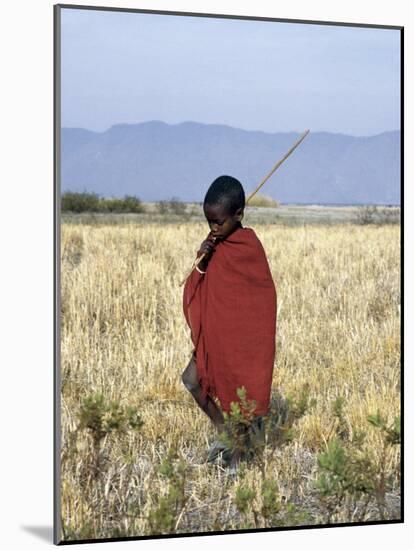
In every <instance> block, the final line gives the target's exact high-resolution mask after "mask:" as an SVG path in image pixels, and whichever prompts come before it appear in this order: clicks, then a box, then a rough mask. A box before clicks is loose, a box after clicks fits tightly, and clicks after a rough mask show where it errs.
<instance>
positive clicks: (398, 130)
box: [61, 119, 401, 138]
mask: <svg viewBox="0 0 414 550" xmlns="http://www.w3.org/2000/svg"><path fill="white" fill-rule="evenodd" d="M151 123H156V124H164V125H166V126H182V125H184V124H196V125H200V126H221V127H224V128H232V129H233V130H240V131H242V132H254V133H262V134H269V135H273V134H301V133H303V131H304V130H284V131H275V132H270V131H266V130H254V129H249V130H248V129H246V128H240V127H238V126H231V125H229V124H223V123H217V122H211V123H210V122H199V121H195V120H184V121H181V122H174V123H169V122H165V121H163V120H158V119H150V120H145V121H141V122H116V123H114V124H111V126H108V127H107V128H106V130H91V129H90V128H86V127H82V126H63V125H61V130H63V129H68V130H86V131H87V132H92V133H94V134H105V133H106V132H108V131H109V130H111V129H112V128H114V127H116V126H139V125H143V124H151ZM390 132H401V128H394V129H391V130H383V131H381V132H378V133H376V134H361V135H355V134H347V133H345V132H341V131H338V132H333V131H329V130H315V131H312V129H310V133H311V134H312V133H313V134H334V135H343V136H348V137H355V138H364V137H365V138H369V137H375V136H379V135H381V134H386V133H390Z"/></svg>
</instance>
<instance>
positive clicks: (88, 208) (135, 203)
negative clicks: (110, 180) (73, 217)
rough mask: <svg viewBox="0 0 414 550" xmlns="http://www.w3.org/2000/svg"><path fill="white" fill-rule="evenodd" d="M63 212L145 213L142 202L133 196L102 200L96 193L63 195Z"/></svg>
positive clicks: (68, 193) (70, 192) (69, 192)
mask: <svg viewBox="0 0 414 550" xmlns="http://www.w3.org/2000/svg"><path fill="white" fill-rule="evenodd" d="M61 210H62V212H76V213H81V212H116V213H123V214H126V213H134V214H136V213H141V212H145V207H144V205H143V204H142V201H141V200H140V199H139V198H138V197H135V196H133V195H125V197H124V198H123V199H118V198H112V199H106V198H100V197H99V196H98V195H97V194H96V193H86V192H83V193H75V192H72V191H68V192H66V193H63V195H62V201H61Z"/></svg>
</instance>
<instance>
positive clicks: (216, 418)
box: [181, 357, 224, 432]
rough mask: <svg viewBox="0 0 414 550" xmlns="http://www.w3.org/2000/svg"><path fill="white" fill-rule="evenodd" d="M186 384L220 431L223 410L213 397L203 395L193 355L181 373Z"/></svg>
mask: <svg viewBox="0 0 414 550" xmlns="http://www.w3.org/2000/svg"><path fill="white" fill-rule="evenodd" d="M181 379H182V381H183V384H184V386H185V387H186V388H187V389H188V391H189V392H190V393H191V395H192V396H193V397H194V399H195V401H196V402H197V404H198V405H199V407H200V408H201V410H202V411H204V412H205V413H206V415H207V416H208V417H209V418H210V420H211V421H212V422H213V424H214V426H215V427H216V428H217V430H218V431H219V432H221V431H223V429H224V417H223V414H222V412H221V410H220V409H219V408H218V407H217V405H216V404H215V402H214V401H213V400H212V399H211V397H209V396H206V397H202V395H201V386H200V384H199V383H198V376H197V367H196V364H195V361H194V359H193V357H192V358H191V359H190V362H189V363H188V365H187V367H186V369H185V370H184V372H183V373H182V375H181Z"/></svg>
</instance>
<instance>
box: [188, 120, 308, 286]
mask: <svg viewBox="0 0 414 550" xmlns="http://www.w3.org/2000/svg"><path fill="white" fill-rule="evenodd" d="M309 132H310V130H306V131H305V132H304V133H303V134H302V135H301V137H300V138H299V139H298V140H297V141H296V143H294V144H293V145H292V147H291V148H290V149H289V151H288V152H287V153H286V154H285V155H284V156H283V157H282V158H281V159H280V160H279V161H277V163H276V164H275V165H274V166H273V168H272V169H271V170H270V172H269V173H268V174H267V176H266V177H264V178H263V179H262V181H261V182H260V183H259V185H258V186H257V187H256V189H255V190H254V191H253V193H250V195H249V196H248V198H247V199H246V206H247V205H248V204H249V201H250V200H251V199H252V198H253V197H254V196H255V194H256V193H257V192H258V191H259V189H260V188H261V187H262V186H263V185H264V184H265V183H266V182H267V180H268V179H269V178H270V176H271V175H272V174H273V173H274V172H276V170H277V169H278V168H279V166H280V165H281V164H282V163H283V162H284V161H285V160H286V159H287V158H288V156H289V155H290V154H292V153H293V151H294V150H295V149H296V147H298V146H299V145H300V144H301V143H302V141H303V140H304V139H305V137H306V136H307V135H308V134H309ZM204 256H205V254H202V255H201V256H199V257H198V258H196V259H195V260H194V262H193V265H192V266H191V269H190V270H189V271H188V273H187V275H186V276H185V278H184V279H183V280H182V281H181V283H180V286H182V285H183V284H184V283H185V282H186V280H187V279H188V277H189V276H190V275H191V273H192V272H193V271H194V269H195V268H196V267H197V266H198V264H199V263H200V262H201V260H202V259H203V258H204Z"/></svg>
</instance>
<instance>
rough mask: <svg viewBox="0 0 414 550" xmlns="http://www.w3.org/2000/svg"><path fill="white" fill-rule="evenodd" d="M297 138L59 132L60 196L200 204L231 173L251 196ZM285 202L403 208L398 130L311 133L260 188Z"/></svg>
mask: <svg viewBox="0 0 414 550" xmlns="http://www.w3.org/2000/svg"><path fill="white" fill-rule="evenodd" d="M299 135H300V134H298V133H295V132H288V133H267V132H257V131H247V130H241V129H238V128H232V127H230V126H223V125H216V124H200V123H196V122H183V123H181V124H174V125H170V124H166V123H164V122H159V121H150V122H144V123H140V124H116V125H114V126H112V127H111V128H109V129H108V130H106V131H105V132H92V131H90V130H85V129H82V128H62V132H61V143H62V150H61V152H62V164H61V169H62V171H61V176H62V192H64V191H68V190H70V191H84V190H86V191H89V192H95V193H98V194H99V195H100V196H112V197H123V196H124V195H136V196H138V197H139V198H140V199H142V200H144V201H157V200H162V199H170V198H172V197H178V198H179V199H181V200H183V201H188V202H190V201H202V200H203V198H204V195H205V192H206V191H207V188H208V186H209V185H210V183H211V182H212V181H213V180H214V179H215V178H216V177H218V176H220V175H223V174H228V175H231V176H234V177H236V178H238V179H239V180H240V181H241V182H242V184H243V186H244V188H245V190H246V193H248V192H250V191H252V190H253V189H254V188H255V187H256V185H257V184H258V183H259V182H260V181H261V180H262V178H263V177H264V176H265V175H266V174H267V173H268V172H269V171H270V170H271V168H272V167H273V166H274V164H275V163H276V161H277V160H278V159H280V158H281V157H282V156H283V155H284V154H285V152H286V151H287V150H288V149H289V148H290V147H291V145H292V144H293V143H294V142H295V140H296V139H298V137H299ZM263 193H264V194H265V195H268V196H271V197H273V198H275V199H277V200H279V201H280V202H282V203H303V204H312V203H313V204H393V205H396V204H400V131H390V132H384V133H382V134H378V135H375V136H370V137H355V136H349V135H344V134H335V133H329V132H315V133H312V131H311V133H310V134H309V136H308V137H307V138H306V139H305V140H304V142H303V143H302V144H301V145H300V147H299V148H298V149H296V151H294V153H293V154H292V156H290V157H289V158H288V159H287V160H286V162H285V163H284V164H283V165H282V166H281V167H280V169H279V170H278V171H277V172H276V173H275V174H274V175H273V176H272V177H271V178H270V179H269V180H268V182H267V183H266V184H265V186H264V187H263Z"/></svg>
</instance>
